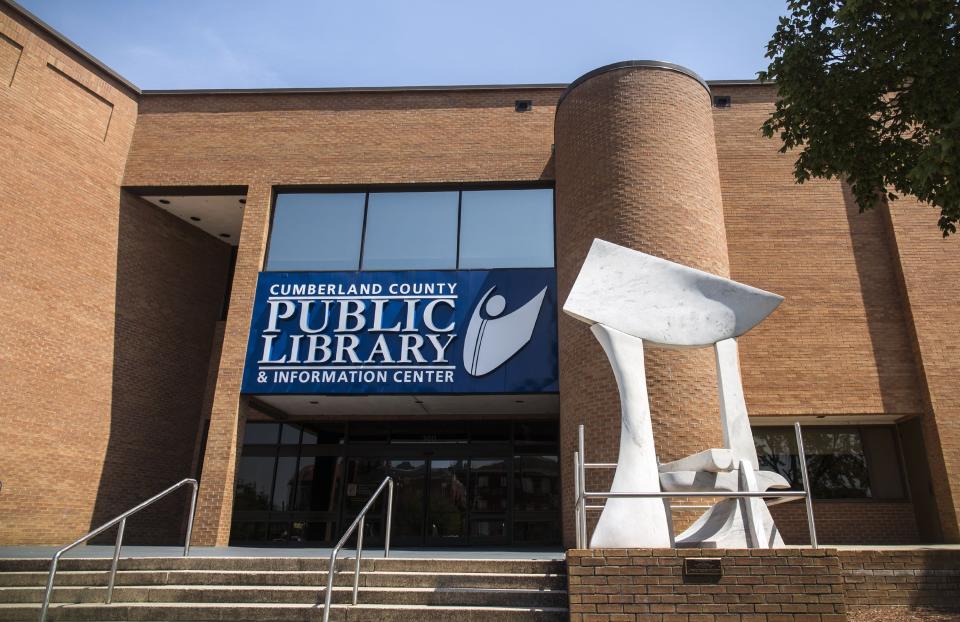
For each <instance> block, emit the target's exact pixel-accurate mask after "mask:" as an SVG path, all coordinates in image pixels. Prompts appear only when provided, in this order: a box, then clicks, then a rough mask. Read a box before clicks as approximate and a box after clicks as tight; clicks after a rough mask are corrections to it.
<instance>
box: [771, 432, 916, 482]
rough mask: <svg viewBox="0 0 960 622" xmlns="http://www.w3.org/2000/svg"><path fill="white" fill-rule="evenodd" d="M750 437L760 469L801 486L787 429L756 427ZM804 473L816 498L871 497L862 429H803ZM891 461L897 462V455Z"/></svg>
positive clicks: (800, 478)
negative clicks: (805, 463)
mask: <svg viewBox="0 0 960 622" xmlns="http://www.w3.org/2000/svg"><path fill="white" fill-rule="evenodd" d="M753 439H754V443H755V445H756V448H757V457H758V458H759V460H760V469H762V470H767V471H776V472H778V473H780V474H781V475H783V476H784V477H785V478H786V479H787V480H788V481H789V482H790V483H791V486H792V488H793V489H795V490H800V489H802V488H803V479H802V476H801V473H800V461H799V457H798V455H799V452H798V451H797V444H796V439H795V436H794V432H793V430H791V429H790V428H767V427H758V428H754V429H753ZM803 444H804V448H805V450H806V454H807V474H808V475H809V476H810V487H811V489H812V492H813V496H814V498H817V499H857V498H865V497H872V496H873V495H872V493H871V485H870V480H871V477H870V475H871V473H870V471H869V470H868V465H867V460H866V455H865V452H864V447H863V439H862V434H861V431H860V430H859V429H858V428H807V429H805V430H804V431H803ZM890 460H891V461H892V462H893V463H894V464H895V465H897V466H896V467H895V468H896V469H897V470H899V463H898V461H897V459H896V456H895V455H894V456H890Z"/></svg>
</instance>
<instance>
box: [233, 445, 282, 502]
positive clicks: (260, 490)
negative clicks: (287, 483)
mask: <svg viewBox="0 0 960 622" xmlns="http://www.w3.org/2000/svg"><path fill="white" fill-rule="evenodd" d="M274 461H275V459H274V458H272V457H269V458H268V457H258V456H243V457H242V458H240V468H239V470H238V472H237V492H236V495H235V496H234V500H233V507H234V508H235V509H237V510H266V509H269V508H270V487H271V484H272V483H273V467H274Z"/></svg>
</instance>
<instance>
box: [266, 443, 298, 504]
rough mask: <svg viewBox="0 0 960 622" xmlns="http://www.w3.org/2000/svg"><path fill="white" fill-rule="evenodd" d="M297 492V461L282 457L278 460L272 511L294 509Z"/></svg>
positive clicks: (292, 458) (293, 458)
mask: <svg viewBox="0 0 960 622" xmlns="http://www.w3.org/2000/svg"><path fill="white" fill-rule="evenodd" d="M296 491H297V459H296V457H290V456H281V457H280V458H278V459H277V477H276V479H275V480H274V484H273V504H272V505H271V509H273V510H278V511H281V512H283V511H287V510H292V509H293V501H294V496H295V495H296Z"/></svg>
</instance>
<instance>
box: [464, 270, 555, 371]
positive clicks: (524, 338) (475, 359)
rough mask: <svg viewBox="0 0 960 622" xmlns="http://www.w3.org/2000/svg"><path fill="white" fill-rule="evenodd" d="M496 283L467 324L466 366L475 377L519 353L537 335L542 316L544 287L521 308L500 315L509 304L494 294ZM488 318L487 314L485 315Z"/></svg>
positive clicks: (465, 343) (479, 303)
mask: <svg viewBox="0 0 960 622" xmlns="http://www.w3.org/2000/svg"><path fill="white" fill-rule="evenodd" d="M494 289H496V286H494V287H491V288H490V289H488V290H487V293H485V294H484V295H483V296H482V297H481V298H480V302H478V303H477V306H476V308H475V309H474V310H473V315H472V316H471V317H470V324H468V325H467V334H466V337H465V339H464V344H463V366H464V368H465V369H466V370H467V373H468V374H470V375H471V376H483V375H484V374H489V373H490V372H492V371H493V370H494V369H496V368H498V367H500V366H501V365H503V364H504V363H505V362H507V359H509V358H510V357H511V356H513V355H514V354H516V353H517V352H519V351H520V350H521V349H522V348H523V346H525V345H527V343H529V342H530V338H531V337H533V328H534V327H535V326H536V325H537V318H538V317H539V316H540V307H541V305H542V304H543V297H544V296H545V295H546V293H547V288H546V287H544V288H543V289H542V290H540V293H539V294H537V295H536V296H534V297H533V298H531V299H530V300H529V301H528V302H527V303H526V304H525V305H523V306H522V307H520V308H519V309H517V310H515V311H513V312H511V313H509V314H507V315H504V316H502V317H498V316H499V315H500V314H501V313H503V310H504V309H505V308H506V306H507V301H506V299H505V298H504V297H503V296H500V295H499V294H497V295H496V296H491V295H490V294H492V293H493V290H494ZM481 310H482V312H483V314H485V315H486V316H487V317H483V315H482V314H481Z"/></svg>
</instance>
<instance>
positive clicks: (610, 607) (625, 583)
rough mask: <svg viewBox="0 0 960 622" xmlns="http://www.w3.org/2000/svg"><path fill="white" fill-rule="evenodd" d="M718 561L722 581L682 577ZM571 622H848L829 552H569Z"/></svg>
mask: <svg viewBox="0 0 960 622" xmlns="http://www.w3.org/2000/svg"><path fill="white" fill-rule="evenodd" d="M688 557H713V558H720V559H721V564H722V572H723V575H722V577H720V578H719V579H713V580H708V579H705V578H703V577H692V576H684V574H683V564H684V558H688ZM567 573H568V574H567V577H568V579H567V580H568V582H569V586H568V591H569V598H570V620H571V621H572V622H633V621H636V622H741V621H743V622H747V621H749V622H845V621H846V619H847V618H846V608H845V606H844V594H843V587H844V585H843V579H842V578H841V576H840V562H839V560H838V559H837V552H836V551H835V550H831V549H818V550H815V551H814V550H808V549H780V550H775V551H774V550H769V549H768V550H759V549H756V550H752V551H747V550H742V549H741V550H734V549H711V550H700V549H597V550H580V549H572V550H570V551H567Z"/></svg>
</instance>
